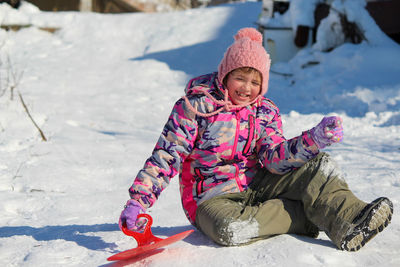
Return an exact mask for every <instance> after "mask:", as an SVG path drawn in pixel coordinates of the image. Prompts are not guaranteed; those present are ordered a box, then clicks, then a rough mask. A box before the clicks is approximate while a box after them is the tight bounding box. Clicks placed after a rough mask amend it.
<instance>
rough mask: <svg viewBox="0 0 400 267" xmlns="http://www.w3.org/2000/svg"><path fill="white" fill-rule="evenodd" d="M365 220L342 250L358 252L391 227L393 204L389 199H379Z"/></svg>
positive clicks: (353, 232) (373, 204)
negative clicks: (387, 227) (386, 228)
mask: <svg viewBox="0 0 400 267" xmlns="http://www.w3.org/2000/svg"><path fill="white" fill-rule="evenodd" d="M365 214H366V215H367V216H366V218H365V219H362V220H361V222H360V223H359V224H357V225H356V226H355V227H354V228H353V231H352V232H351V233H349V234H348V235H347V236H346V237H345V239H344V240H343V242H342V244H341V246H340V248H341V249H342V250H346V251H357V250H359V249H360V248H362V247H363V246H365V244H366V243H367V242H368V241H370V240H371V239H372V238H373V237H375V236H376V235H377V234H378V233H379V232H382V231H383V229H385V227H386V226H388V225H389V223H390V221H391V219H392V214H393V203H392V202H391V201H390V200H389V199H387V198H384V197H382V198H378V199H376V200H375V201H374V202H372V205H371V207H370V209H369V210H368V211H366V212H365Z"/></svg>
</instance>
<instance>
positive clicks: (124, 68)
mask: <svg viewBox="0 0 400 267" xmlns="http://www.w3.org/2000/svg"><path fill="white" fill-rule="evenodd" d="M260 11H261V4H260V3H242V4H233V5H225V6H219V7H212V8H206V9H196V10H188V11H183V12H171V13H157V14H118V15H105V14H94V13H76V12H60V13H52V12H49V13H46V12H40V11H38V10H37V9H36V8H34V7H33V6H31V5H29V4H27V3H24V4H23V6H22V7H21V8H20V10H18V11H17V10H11V9H10V8H8V7H7V6H6V5H4V4H2V5H0V19H1V21H2V24H13V23H23V24H32V25H33V26H32V27H28V28H23V29H21V30H19V31H17V32H13V31H5V30H0V40H1V45H2V46H1V49H0V53H1V54H0V55H1V60H2V61H1V63H2V64H1V66H0V68H1V73H0V74H1V77H0V78H1V81H2V83H1V87H0V191H1V193H0V203H1V204H0V265H1V266H125V265H130V264H132V265H134V266H194V267H195V266H339V265H340V266H400V241H399V236H400V222H399V215H398V214H399V213H398V212H397V207H398V205H399V202H400V193H399V189H400V174H399V170H400V64H398V62H399V61H400V46H399V45H398V44H395V43H393V42H390V41H388V40H386V41H384V42H376V43H366V42H364V43H362V44H361V45H353V44H344V45H342V46H340V47H338V48H336V49H335V50H333V51H332V52H330V53H322V52H317V51H314V50H311V49H308V50H305V51H302V52H301V53H300V54H298V55H297V57H296V58H294V59H293V60H292V61H291V62H290V63H280V64H276V65H274V67H273V69H274V70H275V71H279V72H285V73H290V74H292V75H291V76H288V77H286V76H281V75H277V74H274V73H272V74H271V79H270V87H269V92H268V94H267V95H268V96H269V97H270V98H271V99H272V100H273V101H274V102H275V103H277V105H278V106H279V107H280V108H281V112H282V114H283V119H284V129H285V131H286V136H287V137H288V138H290V137H293V136H295V135H298V134H300V133H301V131H302V130H306V129H308V128H310V127H313V126H314V125H315V124H317V123H318V122H319V121H320V120H321V118H322V117H323V116H324V115H327V114H332V113H336V114H339V115H341V116H342V117H343V119H344V128H345V139H344V141H343V143H341V144H338V145H335V146H333V147H330V148H329V149H326V151H328V152H329V153H331V154H332V155H333V157H334V158H335V159H336V160H337V161H338V162H339V164H340V166H341V167H342V169H343V171H344V173H345V174H346V179H347V182H348V183H349V185H350V187H351V188H352V190H353V191H354V192H355V194H356V195H358V196H359V197H360V198H362V199H363V200H365V201H372V200H374V199H375V198H377V197H379V196H383V195H384V196H387V197H389V198H391V200H392V201H393V203H394V206H395V213H394V217H393V220H392V223H391V225H390V226H389V227H388V228H387V229H386V230H385V231H384V232H383V233H382V234H380V235H378V236H377V237H376V238H375V239H374V240H373V241H371V242H370V243H369V244H367V245H366V246H365V247H364V248H363V249H362V250H360V251H359V252H356V253H348V252H342V251H339V250H337V249H336V248H335V247H333V245H332V244H331V243H330V241H329V239H328V238H327V236H326V235H325V234H324V233H321V235H320V237H319V238H318V239H316V240H314V239H310V238H306V237H300V236H295V235H282V236H277V237H274V238H271V239H268V240H265V241H260V242H257V243H254V244H252V245H248V246H243V247H231V248H226V247H220V246H217V245H215V244H214V243H212V242H211V241H209V240H208V239H207V238H206V237H204V236H203V235H202V234H201V233H199V232H198V231H195V232H194V233H193V234H192V235H191V236H189V237H188V238H186V239H185V240H184V241H181V242H178V243H176V244H173V245H171V246H170V247H169V248H168V249H166V250H164V251H163V252H162V253H159V254H156V255H153V256H151V257H149V258H147V259H144V260H142V261H139V262H136V263H132V262H121V263H108V262H107V261H106V258H107V257H109V256H110V255H112V254H114V253H116V252H119V251H123V250H125V249H129V248H132V247H134V246H135V241H134V240H133V239H132V238H130V237H126V236H124V235H123V234H122V233H121V232H120V231H119V229H118V226H117V220H118V217H119V214H120V212H121V210H122V208H123V205H124V203H125V201H126V200H127V199H128V192H127V190H128V187H129V186H130V185H131V183H132V181H133V178H134V177H135V175H136V173H137V171H138V170H139V169H140V168H141V167H142V165H143V163H144V161H145V159H146V158H147V157H148V156H149V155H150V152H151V150H152V149H153V146H154V144H155V142H156V140H157V139H158V136H159V134H160V131H161V129H162V127H163V125H164V123H165V122H166V119H167V117H168V115H169V112H170V109H171V107H172V105H173V103H174V102H175V100H177V99H178V98H179V97H180V96H181V95H182V94H183V88H184V86H185V83H186V82H187V81H188V79H189V78H191V77H193V76H194V75H198V74H204V73H208V72H212V71H215V70H216V68H217V64H218V62H219V61H220V59H221V58H222V55H223V52H224V51H225V49H226V47H227V46H228V45H229V44H231V42H232V40H233V39H232V36H233V35H234V34H235V33H236V31H237V30H238V29H239V28H241V27H245V26H254V22H255V21H256V20H257V17H258V15H259V14H260ZM40 27H56V28H60V29H59V30H58V31H56V32H55V33H49V32H47V31H43V30H40V29H39V28H40ZM377 38H380V37H379V36H378V37H377ZM310 62H314V63H311V64H310ZM315 62H319V64H315ZM8 71H10V72H11V75H10V72H8ZM12 74H15V75H14V76H15V78H16V80H17V81H16V82H17V88H16V89H15V94H14V99H13V100H11V99H10V96H11V92H10V90H9V89H7V87H6V85H7V81H6V80H7V77H9V78H10V81H9V82H10V83H11V84H12V83H13V82H14V81H15V80H14V78H13V75H12ZM18 77H21V79H20V80H18ZM18 81H19V82H18ZM4 89H6V90H5V91H4ZM18 92H19V93H21V95H22V96H23V99H24V101H25V103H26V104H27V106H28V108H29V110H30V112H31V114H32V117H33V118H34V120H35V121H36V122H37V124H38V125H39V127H40V128H41V129H42V130H43V132H44V134H45V136H46V137H47V139H48V141H47V142H44V141H41V137H40V135H39V133H38V131H37V130H36V128H35V127H34V125H33V124H32V122H31V121H30V119H29V118H28V116H27V114H26V112H25V110H24V108H23V106H22V105H21V102H20V100H19V98H18V94H17V93H18ZM149 213H150V214H151V215H152V216H153V218H154V228H153V233H154V234H156V235H158V236H161V237H166V236H170V235H172V234H175V233H178V232H181V231H183V230H188V229H192V228H193V227H192V226H190V225H189V223H188V221H187V220H186V218H185V216H184V214H183V211H182V209H181V204H180V198H179V190H178V179H177V178H174V179H173V180H172V181H171V185H170V186H169V187H168V188H167V189H166V190H165V191H164V192H163V194H162V195H161V197H160V199H159V201H158V202H157V203H156V204H155V206H154V207H153V208H152V209H150V210H149Z"/></svg>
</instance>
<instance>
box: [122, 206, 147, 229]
mask: <svg viewBox="0 0 400 267" xmlns="http://www.w3.org/2000/svg"><path fill="white" fill-rule="evenodd" d="M144 212H145V209H144V208H143V206H142V205H141V204H140V203H139V202H138V201H136V200H134V199H130V200H128V202H126V205H125V208H124V210H123V211H122V212H121V216H120V217H119V228H120V229H121V230H122V225H123V224H124V223H126V227H127V228H128V229H129V230H133V231H140V230H141V229H142V228H143V226H144V225H143V222H142V221H141V220H137V216H138V215H139V214H140V213H144ZM143 220H145V219H143Z"/></svg>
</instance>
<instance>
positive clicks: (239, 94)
mask: <svg viewBox="0 0 400 267" xmlns="http://www.w3.org/2000/svg"><path fill="white" fill-rule="evenodd" d="M236 93H237V95H238V96H241V97H247V95H246V94H242V93H239V92H236Z"/></svg>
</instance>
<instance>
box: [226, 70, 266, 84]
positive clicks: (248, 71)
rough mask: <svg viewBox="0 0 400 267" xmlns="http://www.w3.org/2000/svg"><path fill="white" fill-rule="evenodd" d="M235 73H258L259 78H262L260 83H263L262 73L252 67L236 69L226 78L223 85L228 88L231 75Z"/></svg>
mask: <svg viewBox="0 0 400 267" xmlns="http://www.w3.org/2000/svg"><path fill="white" fill-rule="evenodd" d="M235 71H240V72H243V73H245V74H249V73H257V74H258V77H259V78H260V81H261V83H262V75H261V73H260V72H259V71H258V70H256V69H255V68H252V67H240V68H237V69H234V70H232V71H230V72H229V73H228V74H227V75H226V76H225V77H224V80H223V81H222V84H223V85H225V86H226V82H227V80H228V77H229V75H231V73H233V72H235Z"/></svg>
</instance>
